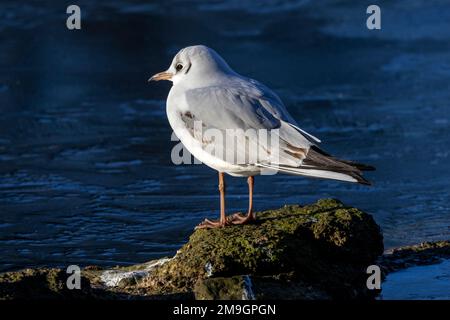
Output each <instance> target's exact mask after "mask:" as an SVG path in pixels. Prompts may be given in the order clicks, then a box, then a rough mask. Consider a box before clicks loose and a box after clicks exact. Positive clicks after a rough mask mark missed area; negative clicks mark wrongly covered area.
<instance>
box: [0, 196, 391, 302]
mask: <svg viewBox="0 0 450 320" xmlns="http://www.w3.org/2000/svg"><path fill="white" fill-rule="evenodd" d="M257 216H258V221H257V222H256V223H254V224H249V225H244V226H231V227H227V228H221V229H212V230H197V231H195V232H194V233H193V234H192V235H191V237H190V239H189V241H188V242H187V243H186V244H185V245H184V246H183V247H182V248H181V249H180V250H179V251H178V252H177V254H176V255H175V256H174V257H172V258H164V259H160V260H155V261H150V262H148V263H144V264H139V265H135V266H131V267H116V268H112V269H108V270H103V269H101V268H98V267H95V266H91V267H86V268H84V269H83V270H82V275H83V278H82V279H83V281H82V290H68V289H67V288H66V287H65V286H64V285H65V279H66V278H67V276H68V275H67V274H65V272H63V271H61V270H58V269H36V270H30V269H28V270H23V271H19V272H9V273H5V274H2V275H0V298H1V299H14V298H49V299H52V298H86V297H91V298H100V299H180V298H181V299H194V298H195V299H367V298H373V297H374V295H375V294H376V293H374V292H373V291H369V290H367V289H366V279H367V274H366V268H367V266H368V265H371V264H375V263H376V261H377V259H379V257H380V256H381V255H382V253H383V239H382V235H381V232H380V228H379V227H378V225H377V224H376V223H375V222H374V220H373V218H372V217H371V216H370V215H369V214H366V213H364V212H362V211H360V210H358V209H356V208H352V207H347V206H345V205H344V204H342V203H341V202H339V201H337V200H333V199H322V200H319V201H318V202H317V203H315V204H312V205H307V206H299V205H290V206H285V207H283V208H280V209H276V210H268V211H264V212H259V213H257Z"/></svg>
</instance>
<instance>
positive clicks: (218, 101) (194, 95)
mask: <svg viewBox="0 0 450 320" xmlns="http://www.w3.org/2000/svg"><path fill="white" fill-rule="evenodd" d="M151 80H154V81H159V80H170V81H172V82H173V86H172V88H171V89H170V92H169V95H168V97H167V106H166V111H167V117H168V120H169V123H170V125H171V127H172V129H173V130H174V132H175V134H176V136H177V137H178V138H179V139H180V141H181V142H182V143H183V145H184V146H185V147H186V148H187V150H189V152H190V153H191V154H192V155H194V157H196V158H197V159H198V160H200V161H201V162H202V163H204V164H206V165H207V166H209V167H211V168H213V169H215V170H217V171H218V172H219V191H220V219H219V220H217V221H212V220H208V219H205V220H204V221H203V222H202V223H201V224H199V225H198V226H197V227H198V228H215V227H223V226H226V225H233V224H244V223H248V222H251V221H253V220H255V219H256V217H255V214H254V212H253V184H254V176H255V175H260V174H264V173H265V171H264V170H275V171H277V172H282V173H286V174H292V175H302V176H309V177H317V178H326V179H334V180H341V181H349V182H357V183H361V184H370V183H369V182H368V181H367V180H365V179H364V178H363V177H362V173H361V171H362V170H373V169H374V168H373V167H370V166H367V165H363V164H359V163H355V162H351V161H346V160H339V159H336V158H334V157H332V156H331V155H329V154H327V153H326V152H324V151H322V150H321V149H319V148H318V147H317V144H318V143H320V140H319V139H317V138H316V137H314V136H313V135H311V134H309V133H307V132H305V131H304V130H302V129H301V128H300V127H299V125H298V124H297V122H296V121H295V120H294V119H293V118H292V117H291V116H290V115H289V113H288V112H287V110H286V108H285V107H284V105H283V103H282V102H281V100H280V98H279V97H278V96H277V95H276V94H275V93H274V92H272V90H270V89H269V88H267V87H266V86H264V85H263V84H261V83H259V82H258V81H256V80H253V79H250V78H247V77H244V76H241V75H239V74H238V73H236V72H235V71H233V70H232V69H231V68H230V67H229V66H228V64H227V63H226V62H225V60H224V59H222V57H220V56H219V54H217V52H216V51H214V50H213V49H210V48H208V47H206V46H203V45H198V46H191V47H187V48H184V49H182V50H180V51H179V52H178V53H177V54H176V55H175V57H174V58H173V61H172V63H171V65H170V67H169V69H167V70H166V71H164V72H160V73H157V74H155V75H154V76H152V77H151V78H150V79H149V81H151ZM252 130H253V132H261V130H263V131H264V130H265V132H266V134H267V136H266V137H267V139H266V142H264V141H262V139H260V137H259V136H257V135H252V134H247V133H246V132H247V131H248V132H251V131H252ZM204 132H205V133H207V132H209V133H211V132H213V133H214V135H211V134H209V135H208V134H204ZM220 134H221V135H222V137H219V136H220ZM235 136H237V141H236V140H233V139H235V138H236V137H235ZM220 138H221V139H220ZM230 138H231V139H230ZM273 138H276V139H273ZM268 140H270V141H271V142H272V141H275V142H276V143H270V144H269V143H267V141H268ZM232 141H234V143H231V142H232ZM230 154H231V157H230V156H229V155H230ZM240 156H241V157H240ZM239 157H240V159H241V160H240V161H238V159H237V158H239ZM242 159H244V161H242ZM224 173H228V174H230V175H232V176H242V177H248V178H247V182H248V186H249V208H248V212H247V215H245V216H243V215H241V214H234V215H231V216H228V217H227V216H226V214H225V181H224Z"/></svg>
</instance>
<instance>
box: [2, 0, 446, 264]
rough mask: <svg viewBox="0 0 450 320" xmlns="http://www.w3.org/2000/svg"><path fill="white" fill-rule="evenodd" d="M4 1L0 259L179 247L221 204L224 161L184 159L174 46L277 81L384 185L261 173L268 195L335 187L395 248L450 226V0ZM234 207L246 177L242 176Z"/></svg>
mask: <svg viewBox="0 0 450 320" xmlns="http://www.w3.org/2000/svg"><path fill="white" fill-rule="evenodd" d="M77 3H78V4H79V5H80V7H81V10H82V30H80V31H69V30H67V29H66V27H65V19H66V17H67V15H66V14H65V10H66V7H65V6H64V5H63V3H61V4H55V2H46V1H23V2H20V3H19V2H17V1H2V2H1V3H0V257H1V260H0V271H5V270H13V269H18V268H23V267H26V266H27V267H28V266H30V267H32V266H43V265H52V266H53V265H54V266H67V265H69V264H80V265H87V264H98V265H113V264H131V263H136V262H141V261H147V260H150V259H153V258H158V257H161V256H166V255H172V254H173V253H174V252H175V251H176V250H177V249H178V248H179V247H180V246H181V245H182V244H183V243H185V241H186V240H187V237H188V236H189V235H190V233H191V232H192V230H193V227H194V226H195V225H196V224H197V223H199V222H200V221H201V220H202V219H203V218H204V217H215V216H217V214H218V213H217V210H218V201H219V200H218V195H217V181H216V173H215V172H214V171H213V170H211V169H209V168H207V167H204V166H199V165H195V166H175V165H173V164H172V163H171V160H170V151H171V148H172V147H173V146H174V145H175V144H176V142H172V141H170V137H171V129H170V127H169V125H168V123H167V119H166V115H165V98H166V96H167V93H168V91H169V88H170V87H169V84H168V83H156V84H151V85H149V84H147V82H146V80H147V79H148V77H149V76H150V75H152V74H154V73H155V72H158V71H162V70H165V69H166V68H167V67H168V65H169V63H170V61H171V59H172V56H173V54H174V53H176V52H177V51H178V50H179V49H180V48H182V47H184V46H187V45H192V44H200V43H202V44H206V45H208V46H210V47H212V48H214V49H216V50H217V51H218V52H219V53H220V54H221V55H222V56H223V57H224V58H225V59H226V60H227V61H228V62H229V64H230V65H231V66H232V67H233V68H234V69H235V70H237V71H238V72H240V73H242V74H244V75H247V76H250V77H253V78H255V79H258V80H260V81H261V82H263V83H265V84H266V85H268V86H270V87H271V88H273V89H274V90H275V91H276V92H277V93H278V94H279V95H280V97H281V98H282V100H283V101H284V102H285V104H286V106H287V108H288V110H289V111H290V113H291V114H292V115H293V116H294V117H295V118H296V119H297V120H298V122H299V123H300V124H301V125H302V127H303V128H304V129H306V130H307V131H309V132H311V133H312V134H314V135H316V136H318V137H320V138H321V139H322V141H324V143H323V145H322V147H323V148H324V149H325V150H327V151H329V152H331V153H334V154H336V155H337V156H339V157H342V158H348V159H354V160H358V161H361V162H365V163H369V164H372V165H374V166H376V167H377V171H376V172H374V173H370V174H368V178H369V179H370V180H372V181H373V182H374V186H373V187H371V188H369V187H364V186H358V185H352V184H345V183H339V182H333V181H323V180H322V181H319V180H311V179H307V178H299V177H290V176H283V175H278V176H272V177H269V176H265V177H260V178H258V177H257V178H256V179H255V180H256V189H255V192H256V194H255V206H256V209H257V210H261V209H268V208H274V207H279V206H281V205H283V204H285V203H300V204H306V203H310V202H313V201H315V200H317V199H319V198H323V197H335V198H339V199H341V200H343V201H344V202H346V203H347V204H349V205H353V206H357V207H359V208H362V209H364V210H365V211H367V212H369V213H371V214H373V216H374V217H375V219H376V221H377V222H378V223H379V224H380V225H381V227H382V229H383V234H384V237H385V245H386V248H390V247H395V246H399V245H406V244H413V243H417V242H421V241H425V240H437V239H449V238H450V192H449V190H450V179H449V175H450V166H449V160H450V152H449V150H448V147H449V145H450V123H449V121H450V90H449V88H450V54H449V49H450V41H449V40H450V3H448V1H435V2H433V3H432V4H431V3H429V2H428V1H425V0H423V1H419V0H413V1H410V0H409V1H406V0H398V1H395V2H392V1H379V5H380V6H381V8H382V30H379V31H368V30H367V29H366V27H365V19H366V14H365V10H366V8H367V5H368V4H369V3H365V1H358V2H356V1H333V0H327V1H320V4H319V3H318V2H313V1H288V0H285V1H269V0H267V1H262V0H261V1H258V3H259V4H258V5H255V4H251V3H249V2H247V1H234V0H231V1H214V2H209V3H206V2H205V1H189V2H186V1H174V0H173V1H159V2H151V3H150V2H149V1H124V0H110V1H104V2H103V3H102V4H99V3H95V2H93V1H77ZM227 183H228V197H227V200H228V202H227V204H228V210H229V211H230V212H234V211H238V210H244V209H245V208H246V207H247V195H246V192H247V186H246V183H245V180H242V179H238V178H231V177H230V178H227Z"/></svg>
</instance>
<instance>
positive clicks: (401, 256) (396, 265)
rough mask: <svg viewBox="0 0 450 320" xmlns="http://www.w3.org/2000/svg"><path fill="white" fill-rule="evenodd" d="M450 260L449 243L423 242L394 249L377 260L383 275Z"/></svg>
mask: <svg viewBox="0 0 450 320" xmlns="http://www.w3.org/2000/svg"><path fill="white" fill-rule="evenodd" d="M443 259H450V241H436V242H423V243H420V244H417V245H412V246H405V247H401V248H394V249H391V250H389V251H388V252H386V253H385V254H384V255H383V256H382V257H381V258H380V260H379V264H380V265H382V266H383V268H384V271H385V273H389V272H394V271H398V270H401V269H405V268H409V267H413V266H419V265H428V264H434V263H439V262H440V261H442V260H443Z"/></svg>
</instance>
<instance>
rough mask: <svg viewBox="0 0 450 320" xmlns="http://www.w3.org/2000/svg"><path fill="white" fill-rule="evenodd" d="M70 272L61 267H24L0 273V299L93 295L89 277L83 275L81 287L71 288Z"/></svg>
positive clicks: (68, 297) (85, 296)
mask: <svg viewBox="0 0 450 320" xmlns="http://www.w3.org/2000/svg"><path fill="white" fill-rule="evenodd" d="M68 276H69V275H68V274H67V273H66V272H65V271H63V270H60V269H47V268H44V269H24V270H21V271H17V272H6V273H2V274H0V299H86V298H88V297H90V296H91V295H92V291H91V287H90V282H89V279H87V278H86V277H83V276H81V279H80V280H81V281H80V289H79V290H78V289H72V290H70V289H69V288H68V286H67V284H66V282H67V278H68Z"/></svg>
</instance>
